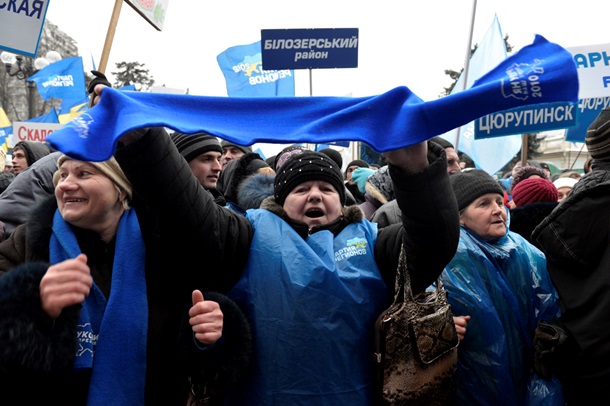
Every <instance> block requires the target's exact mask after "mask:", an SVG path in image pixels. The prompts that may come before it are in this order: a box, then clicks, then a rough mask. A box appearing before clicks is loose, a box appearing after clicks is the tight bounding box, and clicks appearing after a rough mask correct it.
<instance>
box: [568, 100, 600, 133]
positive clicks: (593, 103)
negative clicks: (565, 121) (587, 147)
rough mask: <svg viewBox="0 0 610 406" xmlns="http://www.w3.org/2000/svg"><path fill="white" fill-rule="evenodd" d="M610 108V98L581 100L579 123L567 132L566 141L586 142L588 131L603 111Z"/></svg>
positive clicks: (579, 104)
mask: <svg viewBox="0 0 610 406" xmlns="http://www.w3.org/2000/svg"><path fill="white" fill-rule="evenodd" d="M608 106H610V97H594V98H591V99H581V100H580V101H579V102H578V122H577V124H576V126H574V127H572V128H568V130H567V131H566V141H571V142H585V136H586V135H587V130H588V129H589V126H590V125H591V123H593V121H594V120H595V119H596V118H597V116H598V115H599V113H601V111H602V110H603V109H604V108H606V107H608Z"/></svg>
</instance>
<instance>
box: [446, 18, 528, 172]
mask: <svg viewBox="0 0 610 406" xmlns="http://www.w3.org/2000/svg"><path fill="white" fill-rule="evenodd" d="M506 56H507V53H506V44H505V43H504V37H503V36H502V29H501V28H500V22H499V21H498V17H497V16H495V17H494V21H493V23H492V25H491V26H490V27H489V29H488V30H487V33H486V34H485V36H484V37H483V41H482V42H481V45H480V46H478V47H477V49H476V51H475V52H474V53H473V54H472V56H471V58H470V63H469V69H468V79H467V81H466V89H468V88H470V87H472V86H473V84H474V82H475V81H476V80H477V79H479V78H480V77H481V76H483V75H484V74H485V73H487V72H488V71H489V70H490V69H492V68H493V67H494V66H496V65H497V64H499V63H500V62H502V61H504V60H505V59H506ZM515 68H518V65H515ZM464 80H465V78H464V74H462V75H461V76H460V78H459V79H458V81H457V83H456V84H455V87H454V88H453V91H452V92H451V94H452V95H453V94H456V93H459V92H461V91H463V89H464ZM459 133H460V134H459V138H457V135H458V130H457V129H453V130H452V131H449V132H447V133H445V134H443V135H442V136H441V137H442V138H444V139H446V140H447V141H449V142H451V143H454V144H455V142H456V139H457V145H456V146H457V149H458V150H459V151H461V152H463V153H464V154H466V155H468V156H469V157H470V158H471V159H472V160H473V162H474V164H475V165H476V167H477V168H479V169H482V170H484V171H486V172H488V173H489V174H492V175H493V174H494V173H496V172H497V171H499V170H500V169H502V168H503V167H504V165H506V164H507V163H508V162H510V160H511V159H513V157H514V156H515V155H516V154H517V153H518V152H519V150H520V149H521V136H520V135H510V136H504V137H495V138H488V139H480V140H475V137H474V136H475V122H474V121H471V122H469V123H468V124H466V125H465V126H462V127H461V128H460V130H459Z"/></svg>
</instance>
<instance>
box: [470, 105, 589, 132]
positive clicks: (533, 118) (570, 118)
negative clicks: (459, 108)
mask: <svg viewBox="0 0 610 406" xmlns="http://www.w3.org/2000/svg"><path fill="white" fill-rule="evenodd" d="M577 112H578V109H577V106H576V105H575V104H574V103H569V102H556V103H542V104H539V105H536V106H524V107H518V108H515V109H510V110H505V111H500V112H498V113H494V114H489V115H487V116H484V117H481V118H479V119H478V120H476V125H475V129H474V138H475V139H477V140H479V139H484V138H493V137H502V136H505V135H515V134H531V133H535V132H541V131H550V130H558V129H561V128H568V127H574V126H575V125H576V120H577Z"/></svg>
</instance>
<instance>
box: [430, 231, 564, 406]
mask: <svg viewBox="0 0 610 406" xmlns="http://www.w3.org/2000/svg"><path fill="white" fill-rule="evenodd" d="M441 280H442V282H443V284H444V287H445V289H446V290H447V291H448V299H449V303H450V304H451V308H452V311H453V314H454V315H456V316H465V315H470V316H471V319H470V321H469V323H468V327H467V331H466V335H465V337H464V340H462V341H461V342H460V345H459V347H458V369H457V373H456V374H457V387H458V392H457V396H458V402H457V404H459V405H469V406H470V405H477V404H478V405H495V406H499V405H510V406H515V405H549V406H550V405H563V395H562V391H561V386H560V384H559V383H558V381H557V380H556V378H553V381H545V380H543V379H542V378H540V377H539V376H538V375H536V374H535V373H534V372H533V370H532V365H533V359H534V358H533V357H534V351H533V336H534V330H535V328H536V324H537V322H538V321H539V320H550V319H552V318H554V317H556V316H558V315H559V304H558V296H557V292H556V290H555V288H554V286H553V284H552V282H551V279H550V277H549V275H548V273H547V270H546V259H545V257H544V254H543V253H542V252H541V251H540V250H539V249H537V248H536V247H535V246H533V245H531V244H530V243H529V242H527V240H525V239H524V238H523V237H521V236H520V235H519V234H517V233H514V232H511V231H508V232H507V234H506V235H505V236H504V237H501V238H499V239H494V240H488V241H484V240H482V239H480V238H479V237H478V236H477V235H476V234H474V233H473V232H472V231H470V230H469V229H467V228H465V227H463V226H462V227H461V232H460V242H459V245H458V249H457V252H456V254H455V256H454V257H453V259H452V260H451V262H450V263H449V265H448V266H447V267H446V268H445V270H444V271H443V273H442V275H441Z"/></svg>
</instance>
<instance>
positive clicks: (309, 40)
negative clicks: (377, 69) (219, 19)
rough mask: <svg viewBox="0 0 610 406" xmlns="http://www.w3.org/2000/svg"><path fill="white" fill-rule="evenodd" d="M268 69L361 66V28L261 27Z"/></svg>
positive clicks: (263, 49)
mask: <svg viewBox="0 0 610 406" xmlns="http://www.w3.org/2000/svg"><path fill="white" fill-rule="evenodd" d="M261 51H262V54H263V55H262V56H263V69H264V70H282V69H325V68H357V67H358V28H322V29H283V30H261Z"/></svg>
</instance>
